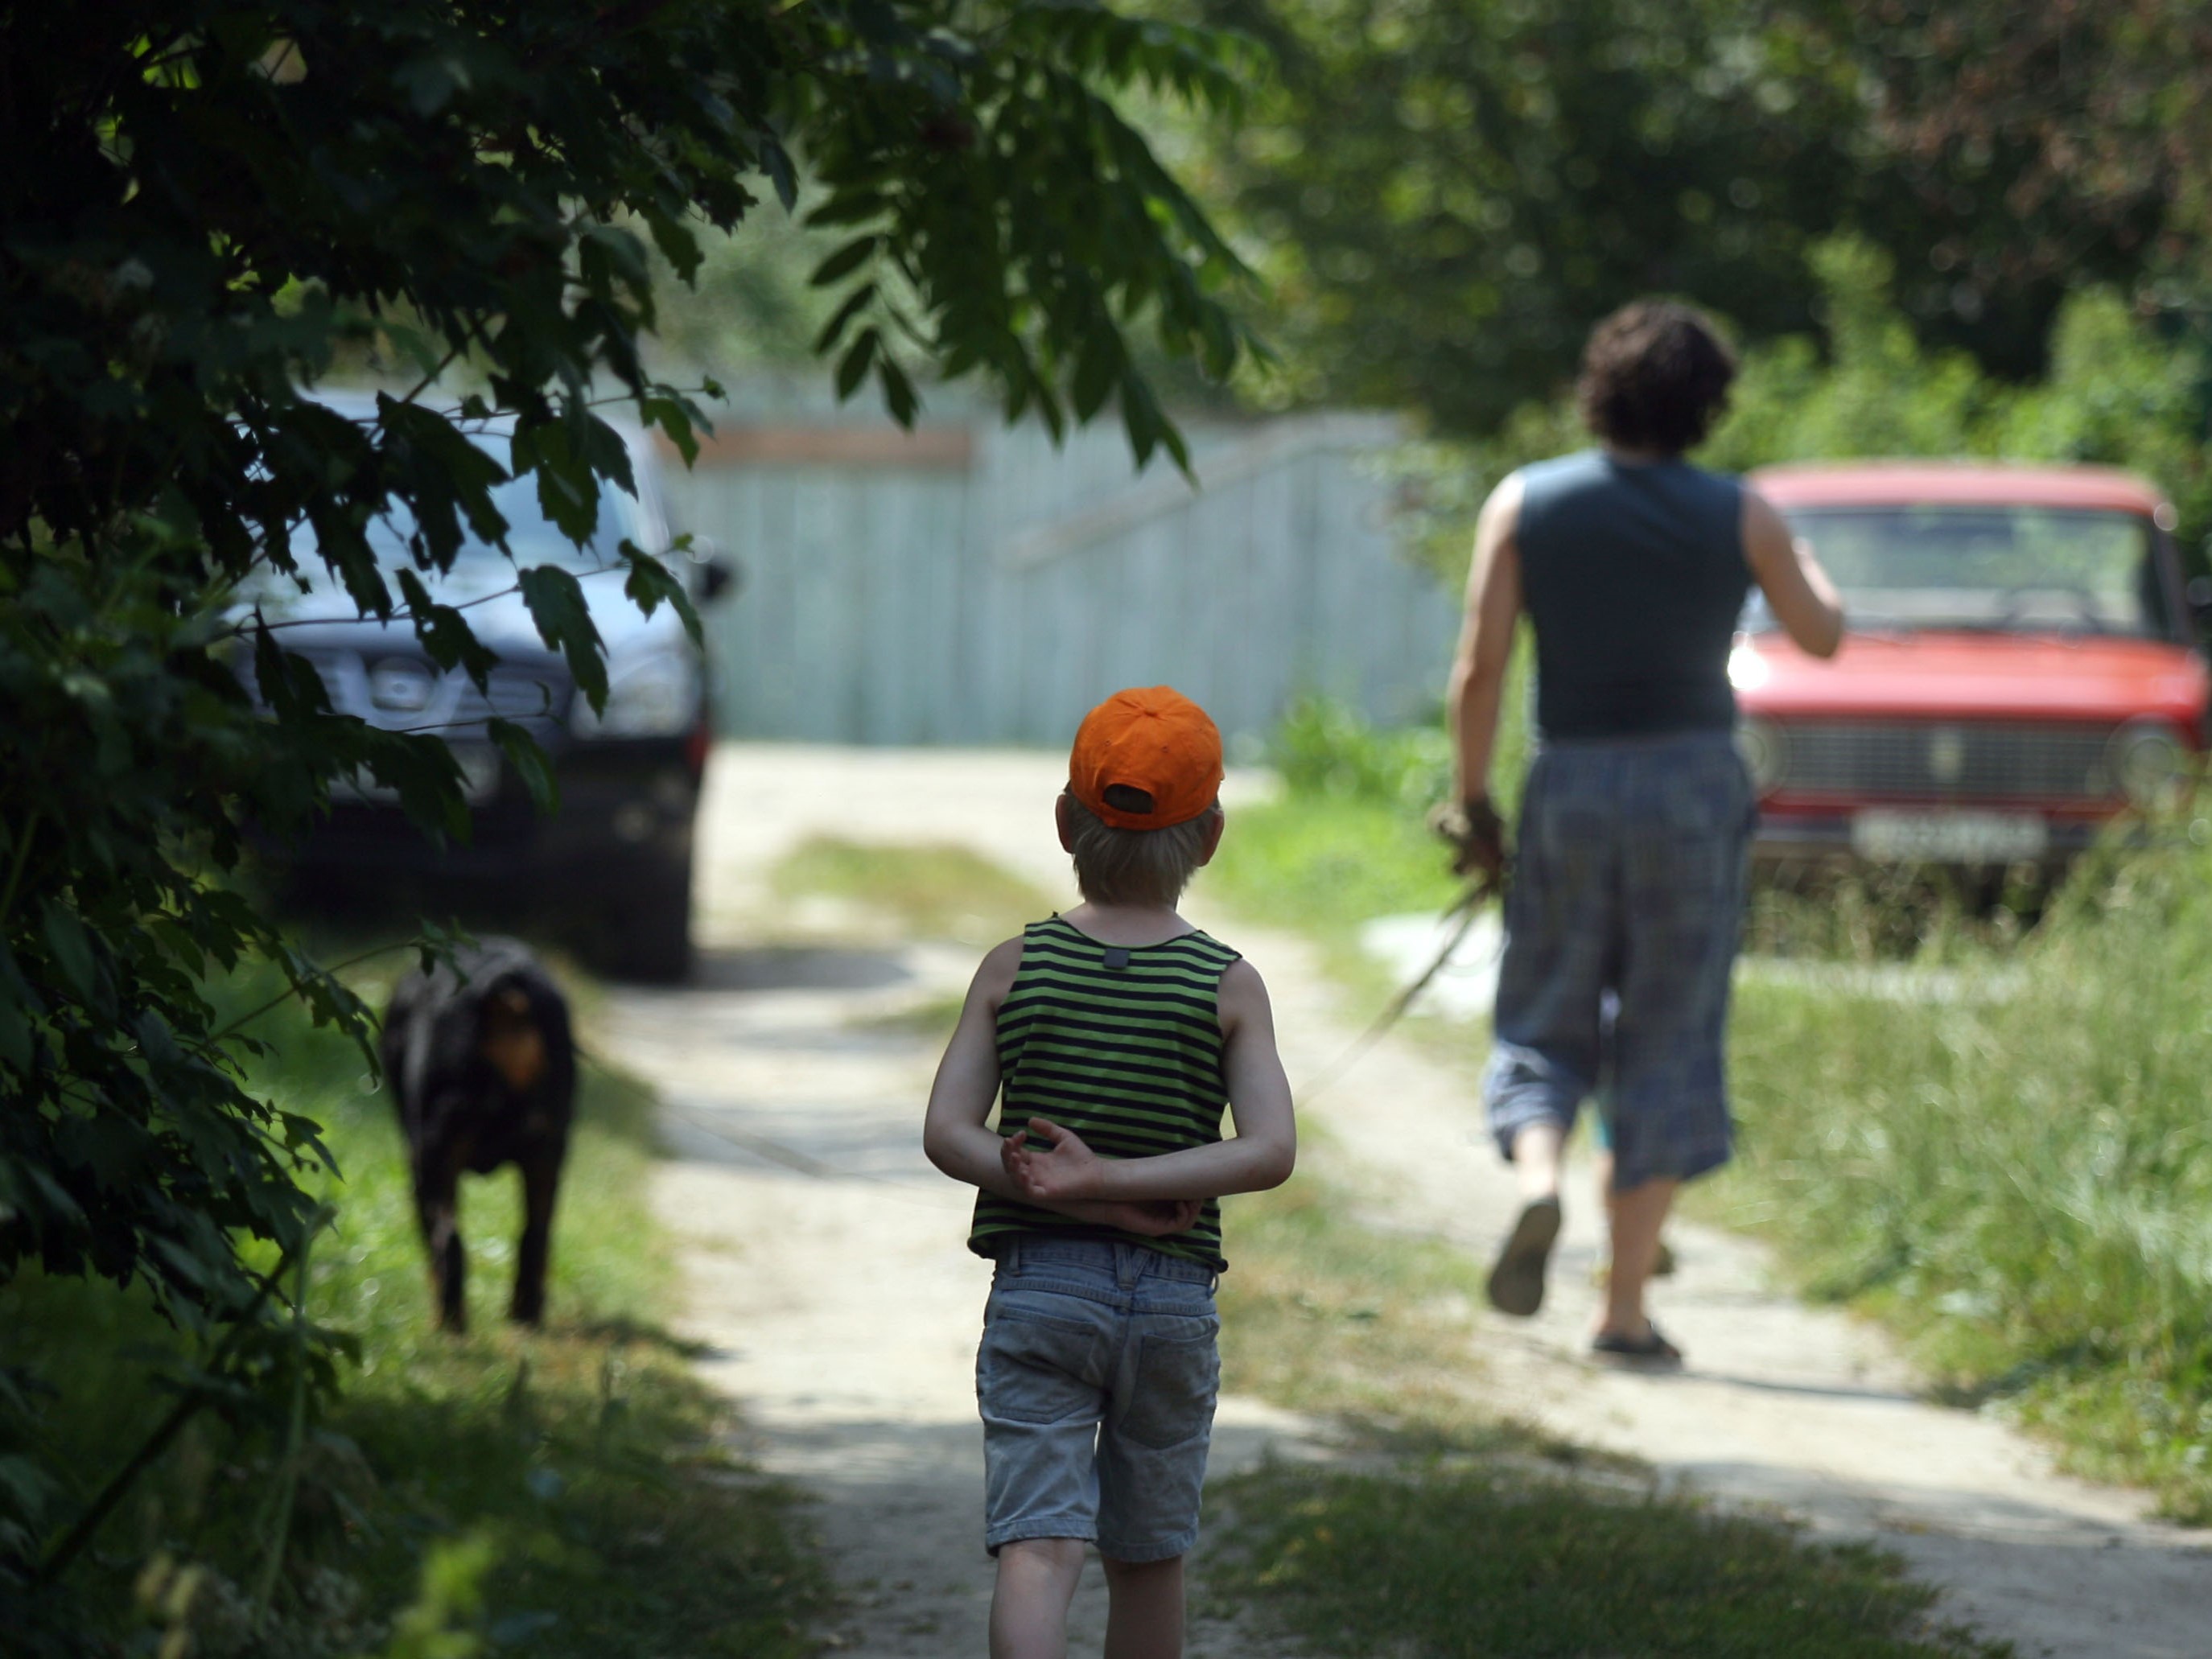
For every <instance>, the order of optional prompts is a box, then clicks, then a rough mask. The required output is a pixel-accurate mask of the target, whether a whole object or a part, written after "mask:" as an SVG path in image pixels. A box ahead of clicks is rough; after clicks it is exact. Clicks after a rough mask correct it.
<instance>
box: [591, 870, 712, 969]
mask: <svg viewBox="0 0 2212 1659" xmlns="http://www.w3.org/2000/svg"><path fill="white" fill-rule="evenodd" d="M619 894H620V896H619V897H617V899H615V900H614V901H613V902H611V903H610V904H609V905H608V906H607V907H606V908H605V909H604V910H603V911H602V912H601V913H600V915H599V926H598V927H597V928H596V930H595V933H596V934H597V937H596V939H595V940H594V942H593V946H594V948H593V949H592V951H590V955H591V956H592V957H594V958H595V959H596V960H597V961H598V963H599V966H600V967H601V968H602V969H605V971H606V972H607V973H609V974H611V975H614V976H615V977H616V978H617V979H629V980H639V981H644V982H646V983H647V984H653V985H673V984H677V983H679V982H681V981H682V980H683V979H684V976H685V975H688V974H689V973H690V971H691V860H690V859H689V858H685V859H684V860H681V861H680V862H678V863H674V864H668V865H661V866H647V867H646V868H644V869H641V870H640V871H638V872H636V873H635V875H634V876H633V877H631V878H630V879H629V880H627V881H625V882H623V883H622V884H621V886H620V889H619Z"/></svg>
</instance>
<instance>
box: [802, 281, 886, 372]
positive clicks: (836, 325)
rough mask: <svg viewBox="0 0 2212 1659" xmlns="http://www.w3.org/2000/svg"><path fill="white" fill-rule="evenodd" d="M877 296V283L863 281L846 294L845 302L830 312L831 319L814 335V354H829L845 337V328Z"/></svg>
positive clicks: (818, 355) (820, 355) (822, 355)
mask: <svg viewBox="0 0 2212 1659" xmlns="http://www.w3.org/2000/svg"><path fill="white" fill-rule="evenodd" d="M875 297H876V285H875V284H874V283H861V284H860V287H858V288H856V289H854V290H853V291H852V292H851V293H850V294H848V295H846V296H845V300H844V303H843V304H842V305H840V306H839V307H837V309H836V310H835V311H833V312H831V313H829V321H828V322H826V323H824V324H823V325H822V331H821V332H820V333H818V334H817V335H816V336H815V337H814V355H815V356H817V357H824V356H829V353H830V351H831V350H832V349H835V348H836V344H837V342H838V341H839V340H840V339H842V338H843V337H844V334H845V328H846V325H848V324H849V323H850V322H851V321H852V320H853V319H854V318H855V317H857V316H859V315H860V312H861V311H862V309H863V308H864V307H866V305H867V303H868V302H869V301H871V300H872V299H874V298H875Z"/></svg>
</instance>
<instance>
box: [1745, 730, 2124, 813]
mask: <svg viewBox="0 0 2212 1659" xmlns="http://www.w3.org/2000/svg"><path fill="white" fill-rule="evenodd" d="M1783 730H1784V732H1785V733H1786V734H1787V738H1788V744H1789V750H1788V757H1787V758H1786V760H1785V761H1784V764H1783V770H1782V775H1781V777H1780V778H1779V779H1778V780H1777V781H1776V783H1775V786H1774V787H1776V788H1778V789H1789V790H1803V791H1806V792H1808V793H1812V792H1818V793H1822V794H1848V795H1878V796H1887V797H1891V798H1900V797H1901V798H1906V799H1954V798H1963V799H1975V800H2022V801H2025V800H2085V799H2087V800H2101V799H2109V798H2111V797H2113V796H2115V795H2116V794H2117V793H2118V784H2117V783H2116V781H2114V779H2113V776H2112V768H2111V765H2110V764H2109V763H2108V761H2107V759H2106V756H2107V752H2108V750H2109V746H2110V744H2111V743H2112V732H2113V730H2114V728H2113V727H2112V726H2107V725H2103V724H2096V725H2088V724H2083V723H2081V722H2078V721H2077V722H2072V723H2067V724H2057V723H2049V724H2040V725H2039V724H2029V723H2015V722H2009V721H1997V720H1960V721H1944V720H1911V721H1906V720H1889V721H1871V720H1865V721H1861V720H1853V721H1844V720H1804V721H1790V722H1789V723H1787V724H1786V725H1785V726H1784V727H1783Z"/></svg>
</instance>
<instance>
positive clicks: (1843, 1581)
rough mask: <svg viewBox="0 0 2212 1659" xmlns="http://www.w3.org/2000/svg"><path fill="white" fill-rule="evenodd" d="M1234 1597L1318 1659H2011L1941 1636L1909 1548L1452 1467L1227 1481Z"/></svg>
mask: <svg viewBox="0 0 2212 1659" xmlns="http://www.w3.org/2000/svg"><path fill="white" fill-rule="evenodd" d="M1222 1487H1223V1490H1222V1491H1221V1492H1220V1493H1219V1494H1218V1496H1219V1498H1220V1500H1221V1501H1222V1502H1223V1503H1224V1504H1225V1506H1226V1509H1227V1512H1228V1514H1229V1515H1230V1516H1231V1521H1230V1523H1229V1524H1230V1528H1231V1539H1230V1542H1231V1546H1232V1547H1231V1551H1230V1553H1229V1557H1228V1563H1229V1565H1227V1566H1226V1567H1225V1569H1224V1570H1223V1571H1224V1572H1225V1575H1226V1577H1227V1582H1225V1583H1219V1584H1218V1585H1217V1588H1218V1589H1224V1590H1226V1591H1227V1592H1229V1593H1230V1594H1232V1595H1234V1594H1240V1593H1241V1594H1243V1595H1247V1596H1250V1597H1253V1598H1255V1599H1258V1600H1261V1601H1263V1602H1264V1603H1265V1604H1266V1605H1267V1606H1268V1607H1270V1608H1271V1609H1273V1612H1274V1613H1276V1615H1277V1616H1279V1617H1280V1618H1282V1619H1284V1620H1286V1622H1288V1623H1289V1624H1290V1626H1291V1628H1293V1629H1294V1630H1296V1631H1297V1632H1298V1634H1299V1635H1301V1636H1302V1637H1304V1638H1306V1640H1307V1642H1308V1644H1310V1648H1311V1650H1312V1651H1314V1652H1315V1653H1316V1654H1341V1655H1345V1656H1368V1655H1374V1654H1386V1653H1387V1654H1393V1655H1405V1656H1408V1659H1416V1656H1418V1659H1462V1656H1464V1659H1555V1656H1556V1659H1587V1656H1598V1655H1605V1656H1611V1655H1624V1656H1625V1655H1629V1654H1634V1655H1638V1656H1651V1659H1659V1656H1681V1659H1773V1656H1777V1655H1783V1654H1786V1655H1788V1656H1790V1659H1996V1656H2001V1655H2003V1654H2006V1653H2008V1652H2009V1651H2010V1650H2009V1648H2008V1647H2005V1646H2002V1645H1991V1644H1984V1643H1982V1642H1979V1641H1978V1640H1976V1639H1975V1638H1972V1637H1971V1636H1968V1635H1966V1634H1964V1633H1962V1632H1952V1631H1944V1630H1935V1629H1929V1628H1928V1627H1927V1621H1926V1613H1927V1610H1928V1609H1929V1607H1930V1606H1931V1605H1932V1604H1933V1602H1934V1601H1935V1599H1936V1593H1935V1592H1934V1591H1933V1590H1931V1589H1927V1588H1926V1587H1924V1586H1922V1585H1919V1584H1916V1583H1911V1581H1910V1580H1908V1579H1906V1578H1905V1577H1904V1576H1903V1572H1902V1571H1901V1569H1900V1567H1899V1564H1898V1562H1897V1560H1896V1559H1895V1558H1894V1557H1893V1556H1890V1555H1888V1554H1887V1553H1884V1552H1882V1551H1881V1550H1878V1549H1875V1548H1873V1547H1869V1546H1867V1545H1863V1544H1856V1543H1846V1544H1835V1543H1822V1542H1817V1541H1808V1540H1807V1539H1805V1538H1803V1537H1802V1535H1801V1534H1798V1533H1797V1532H1796V1531H1795V1530H1794V1529H1792V1528H1786V1527H1783V1526H1779V1525H1777V1524H1774V1523H1773V1522H1767V1521H1763V1520H1753V1519H1747V1518H1743V1517H1740V1516H1728V1515H1724V1514H1721V1513H1718V1512H1716V1511H1713V1510H1707V1509H1705V1508H1703V1507H1701V1506H1699V1505H1698V1504H1694V1503H1692V1502H1690V1501H1688V1500H1686V1499H1683V1498H1675V1497H1667V1496H1661V1495H1656V1494H1653V1493H1650V1492H1645V1493H1642V1494H1636V1493H1624V1492H1614V1491H1608V1490H1607V1489H1604V1488H1602V1487H1596V1486H1592V1485H1591V1484H1590V1483H1589V1482H1588V1481H1585V1480H1566V1479H1557V1478H1549V1477H1545V1476H1541V1475H1534V1476H1531V1475H1529V1474H1525V1473H1522V1472H1518V1471H1514V1470H1510V1469H1504V1470H1501V1469H1499V1468H1486V1467H1485V1466H1484V1463H1483V1462H1482V1461H1481V1460H1480V1459H1469V1458H1467V1457H1464V1456H1459V1457H1437V1458H1432V1459H1429V1460H1425V1461H1424V1462H1416V1463H1409V1464H1401V1466H1399V1467H1397V1468H1392V1469H1389V1470H1388V1471H1373V1470H1359V1471H1352V1472H1346V1471H1341V1470H1334V1469H1330V1468H1326V1467H1320V1468H1316V1467H1300V1466H1295V1465H1277V1466H1273V1467H1271V1468H1263V1469H1261V1470H1259V1471H1257V1472H1255V1473H1254V1474H1247V1475H1243V1476H1241V1477H1238V1478H1237V1479H1235V1480H1230V1481H1226V1482H1224V1483H1222Z"/></svg>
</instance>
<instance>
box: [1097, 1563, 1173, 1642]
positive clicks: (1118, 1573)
mask: <svg viewBox="0 0 2212 1659" xmlns="http://www.w3.org/2000/svg"><path fill="white" fill-rule="evenodd" d="M1100 1559H1101V1560H1102V1562H1103V1565H1104V1566H1105V1568H1106V1659H1181V1656H1182V1563H1183V1558H1182V1556H1180V1555H1176V1556H1170V1557H1169V1558H1168V1559H1166V1560H1164V1561H1116V1560H1115V1559H1114V1558H1113V1557H1112V1556H1110V1555H1109V1556H1103V1557H1101V1558H1100Z"/></svg>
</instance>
